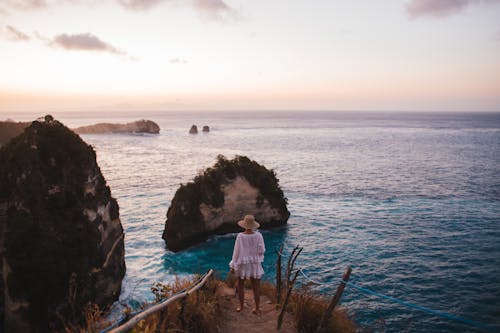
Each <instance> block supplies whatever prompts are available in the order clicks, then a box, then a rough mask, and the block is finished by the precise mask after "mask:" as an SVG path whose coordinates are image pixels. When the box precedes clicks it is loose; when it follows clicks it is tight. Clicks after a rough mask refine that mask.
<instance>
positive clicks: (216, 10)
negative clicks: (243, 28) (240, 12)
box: [193, 0, 236, 21]
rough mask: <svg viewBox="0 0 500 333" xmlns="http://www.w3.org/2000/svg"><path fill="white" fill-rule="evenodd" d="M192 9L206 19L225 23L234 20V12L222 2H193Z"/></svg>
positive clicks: (195, 0)
mask: <svg viewBox="0 0 500 333" xmlns="http://www.w3.org/2000/svg"><path fill="white" fill-rule="evenodd" d="M193 4H194V7H195V8H196V9H197V10H198V11H199V12H200V13H201V14H202V15H203V16H204V17H206V18H208V19H210V20H215V21H227V20H231V19H235V18H236V11H235V10H234V9H233V8H231V7H229V6H228V5H227V4H226V3H225V2H224V1H222V0H194V2H193Z"/></svg>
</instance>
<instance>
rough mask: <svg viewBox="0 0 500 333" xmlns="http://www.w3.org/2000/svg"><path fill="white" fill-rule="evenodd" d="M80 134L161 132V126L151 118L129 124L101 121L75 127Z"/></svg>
mask: <svg viewBox="0 0 500 333" xmlns="http://www.w3.org/2000/svg"><path fill="white" fill-rule="evenodd" d="M74 131H75V132H76V133H78V134H105V133H149V134H158V133H160V126H158V124H157V123H155V122H154V121H151V120H144V119H142V120H138V121H134V122H131V123H127V124H110V123H99V124H95V125H89V126H82V127H78V128H75V129H74Z"/></svg>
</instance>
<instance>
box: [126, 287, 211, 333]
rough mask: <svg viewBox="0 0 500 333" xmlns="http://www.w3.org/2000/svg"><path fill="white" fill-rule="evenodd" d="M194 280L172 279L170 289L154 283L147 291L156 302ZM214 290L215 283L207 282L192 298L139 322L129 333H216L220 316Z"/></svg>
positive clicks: (171, 305) (189, 297)
mask: <svg viewBox="0 0 500 333" xmlns="http://www.w3.org/2000/svg"><path fill="white" fill-rule="evenodd" d="M196 280H197V278H191V279H176V281H175V283H173V284H171V285H166V284H161V283H156V284H155V285H154V286H153V287H152V288H151V289H152V291H153V293H154V294H155V296H156V299H157V301H159V300H162V299H166V298H168V297H171V296H172V295H173V294H175V293H177V292H178V291H181V290H184V289H185V288H188V287H190V286H191V285H192V284H193V283H194V282H195V281H196ZM216 289H217V281H214V279H210V280H209V281H208V282H207V283H206V284H205V286H204V287H203V288H201V289H200V290H198V291H197V292H196V293H195V294H193V295H189V296H188V297H187V298H184V299H182V300H180V301H178V302H174V303H173V304H170V305H168V306H167V307H166V308H165V310H162V311H159V312H157V313H155V314H153V315H151V316H149V317H148V318H146V319H145V320H142V321H140V322H139V323H138V324H137V326H136V327H135V328H134V329H133V330H132V332H144V333H152V332H193V333H197V332H207V333H212V332H217V331H218V327H219V323H220V320H221V313H220V309H219V306H218V304H217V296H216Z"/></svg>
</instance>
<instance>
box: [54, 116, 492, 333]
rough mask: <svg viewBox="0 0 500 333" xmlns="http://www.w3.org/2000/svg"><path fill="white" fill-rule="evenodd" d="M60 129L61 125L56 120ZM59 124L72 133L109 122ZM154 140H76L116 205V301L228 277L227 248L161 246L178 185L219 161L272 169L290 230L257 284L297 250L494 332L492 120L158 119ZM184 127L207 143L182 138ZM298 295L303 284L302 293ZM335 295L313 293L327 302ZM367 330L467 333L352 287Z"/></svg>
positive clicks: (305, 260) (320, 273)
mask: <svg viewBox="0 0 500 333" xmlns="http://www.w3.org/2000/svg"><path fill="white" fill-rule="evenodd" d="M56 116H57V115H56ZM92 117H93V118H92V119H89V118H84V117H80V116H73V117H68V116H62V117H58V118H60V119H62V120H63V121H64V122H66V123H67V124H68V125H72V126H74V125H83V124H91V123H95V122H98V121H103V120H110V119H105V118H104V117H101V118H100V117H98V116H96V115H93V116H92ZM139 117H146V118H148V119H151V120H154V121H156V122H157V123H159V124H160V126H161V128H162V130H161V134H160V135H159V136H150V135H84V136H82V137H83V139H84V140H85V141H87V142H88V143H90V144H92V145H93V146H94V147H95V149H96V151H97V156H98V162H99V164H100V166H101V169H102V171H103V173H104V175H105V177H106V179H107V180H108V183H109V185H110V186H111V189H112V193H113V195H114V196H115V197H116V198H117V199H118V202H119V204H120V216H121V219H122V223H123V226H124V228H125V232H126V239H125V244H126V263H127V275H126V277H125V281H124V288H123V291H122V295H121V298H120V299H121V302H126V303H129V304H134V303H135V302H137V301H145V300H151V299H153V296H152V294H151V292H150V291H149V287H150V286H151V284H152V282H154V281H171V280H172V279H173V278H174V276H175V275H188V274H192V273H195V272H204V271H206V270H207V269H208V268H215V269H216V270H217V272H218V273H219V274H220V275H222V276H223V275H224V274H225V273H226V272H227V270H228V266H227V265H228V262H229V260H230V257H231V253H232V246H233V243H234V235H225V236H217V237H213V238H211V239H209V240H208V241H207V242H206V243H204V244H200V245H198V246H195V247H192V248H190V249H188V250H186V251H182V252H179V253H172V252H170V251H168V250H167V249H166V248H165V244H164V241H163V240H162V239H161V234H162V231H163V228H164V222H165V215H166V212H167V209H168V207H169V204H170V201H171V199H172V198H173V195H174V193H175V191H176V189H177V187H178V186H179V184H180V183H185V182H188V181H190V180H191V179H192V178H193V177H194V176H195V175H196V174H197V173H198V172H199V171H200V170H202V169H204V168H206V167H208V166H211V165H212V164H213V163H214V161H215V158H216V156H217V155H218V154H224V155H226V156H227V157H233V156H234V155H236V154H241V155H246V156H248V157H250V158H251V159H254V160H256V161H258V162H259V163H261V164H263V165H265V166H266V167H268V168H273V169H274V170H275V171H276V172H277V175H278V178H279V179H280V184H281V186H282V188H283V190H284V192H285V195H286V196H287V197H288V199H289V210H290V212H291V217H290V220H289V224H288V226H287V227H285V228H281V229H277V230H273V231H264V232H263V235H264V238H265V242H266V246H267V249H268V252H267V255H266V259H265V263H264V268H265V271H266V275H265V278H266V279H272V278H273V276H274V261H275V255H274V251H275V250H276V249H277V248H278V247H279V245H280V244H282V243H284V244H285V245H286V248H287V249H291V248H293V247H294V246H295V245H296V244H300V245H301V246H303V247H304V251H303V254H302V255H301V257H300V258H299V260H298V262H297V264H298V266H300V267H302V268H303V269H304V270H305V271H306V272H307V274H309V275H310V276H311V277H312V278H313V279H315V280H318V281H321V282H324V283H326V282H329V281H332V282H333V281H338V279H339V278H340V277H341V276H342V273H343V271H344V269H345V268H346V266H347V265H351V266H352V267H353V273H352V276H351V279H352V281H353V282H355V283H357V284H359V285H360V286H363V287H366V288H370V289H372V290H375V291H377V292H381V293H384V294H387V295H390V296H393V297H398V298H401V299H403V300H406V301H409V302H413V303H416V304H419V305H422V306H427V307H430V308H432V309H435V310H441V311H445V312H448V313H451V314H454V315H458V316H462V317H465V318H469V319H473V320H476V321H482V322H486V323H491V324H500V154H499V152H500V114H465V113H462V114H460V113H447V114H429V113H421V114H417V113H414V114H408V113H405V114H397V113H341V112H336V113H321V112H314V113H308V112H302V113H299V112H295V113H284V112H282V113H250V112H247V113H244V112H240V113H219V112H213V113H164V114H161V113H158V114H140V113H137V114H136V115H127V116H123V117H114V118H113V119H111V120H113V121H115V122H118V121H120V122H124V121H127V120H131V119H137V118H139ZM192 124H197V125H198V126H199V127H201V126H202V125H210V127H211V132H210V133H209V134H203V133H200V134H198V135H189V134H188V130H189V128H190V126H191V125H192ZM302 282H303V283H305V281H304V280H302ZM335 287H336V284H333V285H331V287H328V286H326V287H325V286H323V287H321V288H317V289H316V290H317V291H318V292H320V293H323V294H324V295H325V296H331V294H332V292H333V290H334V289H335ZM343 303H344V304H345V305H346V306H347V307H348V308H349V312H350V314H352V315H353V316H354V317H355V319H356V320H357V321H358V323H360V324H361V325H362V326H364V327H367V328H372V329H374V331H387V332H401V331H408V332H468V331H472V330H473V329H472V328H470V327H468V326H465V325H463V324H460V323H455V322H452V321H449V320H447V319H443V318H437V317H434V316H431V315H429V314H425V313H420V312H417V311H416V310H411V309H408V308H404V307H401V306H400V305H397V304H393V303H390V302H388V301H384V300H380V299H377V298H374V297H368V296H366V295H363V294H361V293H359V292H358V291H356V290H355V289H352V288H351V289H350V288H347V289H346V291H345V294H344V297H343Z"/></svg>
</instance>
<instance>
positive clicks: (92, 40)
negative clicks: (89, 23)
mask: <svg viewBox="0 0 500 333" xmlns="http://www.w3.org/2000/svg"><path fill="white" fill-rule="evenodd" d="M49 45H50V46H53V47H61V48H63V49H65V50H75V51H97V52H109V53H112V54H118V55H126V54H127V53H126V52H124V51H121V50H119V49H117V48H116V47H114V46H113V45H111V44H109V43H106V42H104V41H102V40H101V39H99V37H97V36H95V35H93V34H91V33H85V34H74V35H68V34H60V35H57V36H55V37H54V38H53V39H52V41H51V42H50V43H49Z"/></svg>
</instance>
